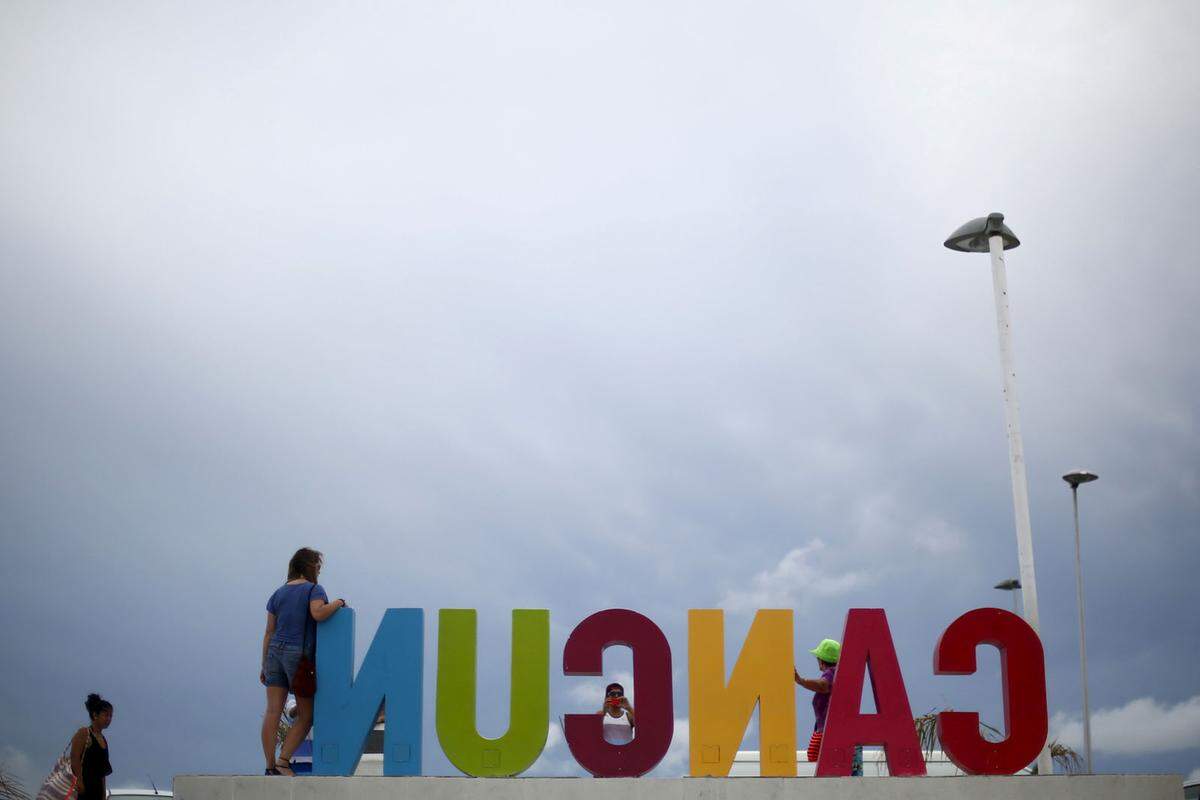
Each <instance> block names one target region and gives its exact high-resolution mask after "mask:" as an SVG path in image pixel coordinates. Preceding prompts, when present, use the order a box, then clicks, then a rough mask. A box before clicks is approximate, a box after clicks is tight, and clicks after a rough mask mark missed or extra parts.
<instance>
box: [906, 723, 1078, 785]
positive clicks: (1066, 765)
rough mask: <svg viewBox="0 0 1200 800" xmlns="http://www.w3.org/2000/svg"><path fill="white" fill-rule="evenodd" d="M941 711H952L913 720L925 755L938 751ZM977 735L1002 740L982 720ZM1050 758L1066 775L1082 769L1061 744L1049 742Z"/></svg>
mask: <svg viewBox="0 0 1200 800" xmlns="http://www.w3.org/2000/svg"><path fill="white" fill-rule="evenodd" d="M941 710H945V711H953V710H954V709H952V708H947V709H937V708H935V709H932V710H930V711H929V712H928V713H926V714H922V715H921V716H919V717H914V718H913V724H914V725H916V727H917V739H918V740H919V741H920V742H921V749H922V750H924V751H925V753H926V754H929V753H932V752H933V751H934V750H937V749H939V747H940V744H941V743H940V742H938V736H937V715H938V712H939V711H941ZM979 733H980V735H981V736H983V738H985V739H987V740H988V741H992V742H997V741H1000V740H1001V739H1003V738H1004V733H1003V732H1002V731H1000V730H999V729H998V728H993V727H992V726H991V725H988V724H987V723H986V722H983V721H982V720H981V721H980V723H979ZM1050 757H1051V758H1052V759H1054V763H1055V764H1057V765H1058V768H1059V769H1060V770H1062V771H1063V772H1065V773H1067V774H1068V775H1074V774H1075V773H1077V772H1080V771H1081V770H1082V769H1083V759H1082V758H1080V756H1079V753H1077V752H1075V751H1074V750H1072V749H1071V748H1070V747H1067V746H1066V745H1065V744H1063V743H1062V742H1057V741H1051V742H1050ZM1033 771H1034V774H1035V775H1036V774H1037V767H1036V766H1035V767H1034V768H1033Z"/></svg>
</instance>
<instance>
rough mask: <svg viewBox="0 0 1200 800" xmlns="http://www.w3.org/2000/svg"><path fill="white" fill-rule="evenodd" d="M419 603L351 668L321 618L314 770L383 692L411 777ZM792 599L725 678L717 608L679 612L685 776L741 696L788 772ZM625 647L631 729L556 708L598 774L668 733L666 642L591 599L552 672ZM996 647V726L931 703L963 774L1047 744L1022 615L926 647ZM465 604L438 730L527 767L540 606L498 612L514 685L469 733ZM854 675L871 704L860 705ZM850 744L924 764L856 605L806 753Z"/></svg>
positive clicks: (878, 613)
mask: <svg viewBox="0 0 1200 800" xmlns="http://www.w3.org/2000/svg"><path fill="white" fill-rule="evenodd" d="M424 619H425V617H424V611H422V610H421V609H416V608H393V609H389V610H388V611H387V612H386V613H385V614H384V617H383V622H382V623H380V626H379V630H378V631H377V632H376V634H375V638H374V639H373V640H372V642H371V647H370V649H369V650H368V651H367V656H366V658H365V659H364V661H363V663H362V666H361V667H360V668H359V671H358V674H357V675H355V674H354V671H353V666H354V613H353V611H352V610H350V609H347V610H345V611H342V612H341V613H338V614H336V615H334V616H333V617H332V618H331V619H330V620H328V621H326V622H324V623H322V624H321V625H320V626H319V629H318V633H317V641H318V649H319V652H320V656H319V658H318V659H317V673H318V675H317V686H318V691H317V695H316V699H315V725H314V728H313V772H314V773H315V774H317V775H351V774H353V773H354V769H355V767H356V766H357V764H358V761H359V758H360V756H361V755H362V751H363V747H364V745H365V743H366V738H367V734H368V733H370V731H371V728H372V726H373V724H374V722H375V718H376V715H377V714H378V712H379V708H380V705H381V704H382V703H383V702H384V701H385V700H386V701H387V709H388V715H387V725H386V729H385V732H384V743H383V772H384V774H385V775H419V774H421V730H422V704H421V697H422V690H423V683H424V681H423V678H424V675H423V664H424ZM792 630H793V622H792V612H791V611H790V610H764V611H759V612H757V614H755V617H754V622H753V624H752V625H751V626H750V631H749V633H748V634H747V636H746V639H745V641H744V642H743V644H742V647H741V651H740V653H739V654H738V657H737V660H736V662H735V663H734V665H733V671H732V675H731V677H730V679H729V680H728V681H726V680H725V675H726V674H727V670H726V668H725V655H724V654H725V623H724V612H722V611H719V610H707V609H706V610H696V609H693V610H691V611H689V612H688V687H689V692H688V704H689V720H690V726H691V727H690V739H689V742H690V745H689V746H690V753H689V755H690V759H691V767H690V773H691V775H693V776H725V775H728V774H729V769H730V767H731V766H732V764H733V758H734V755H735V754H736V752H737V748H738V745H739V744H740V743H741V741H742V736H743V734H744V733H745V730H746V726H747V725H748V724H749V722H750V719H751V715H752V714H753V712H754V709H755V707H756V706H757V707H758V708H759V712H760V713H759V741H760V742H761V744H760V751H761V754H762V755H761V758H760V762H759V763H760V774H762V775H768V776H787V777H791V776H795V775H796V702H795V683H794V682H793V676H792V668H793V646H792ZM614 645H623V646H626V647H629V648H630V650H631V651H632V653H633V689H634V694H635V696H636V697H637V700H638V705H637V714H638V716H637V720H638V724H637V733H636V736H635V737H634V739H633V741H631V742H629V743H627V744H611V743H609V742H607V741H606V740H605V739H604V735H603V731H602V722H601V718H600V716H599V715H598V714H568V715H566V717H565V719H564V730H563V733H564V736H565V738H566V741H567V745H568V746H569V747H570V750H571V754H572V755H573V756H574V757H575V759H576V761H578V762H579V764H580V765H581V766H582V767H583V768H584V769H586V770H588V771H589V772H590V773H592V774H593V775H595V776H597V777H635V776H638V775H644V774H645V773H647V772H649V771H650V770H651V769H653V768H654V767H655V765H657V764H658V762H659V761H661V760H662V758H663V756H664V755H666V753H667V749H668V748H669V747H670V746H671V737H672V734H673V732H674V708H673V701H672V692H671V688H672V687H671V676H672V672H671V647H670V645H669V644H668V643H667V639H666V637H665V636H664V635H663V632H662V631H661V630H660V629H659V627H658V626H657V625H656V624H654V622H653V621H652V620H650V619H648V618H647V617H645V616H643V615H641V614H639V613H637V612H636V611H629V610H627V609H609V610H607V611H600V612H597V613H595V614H593V615H591V616H590V617H588V618H587V619H585V620H583V621H582V622H580V623H579V625H578V626H576V628H575V630H574V631H572V633H571V635H570V637H568V639H567V643H566V646H565V647H564V649H563V655H562V670H563V674H564V675H568V676H570V675H593V676H594V675H600V674H601V670H602V658H603V653H604V650H605V649H606V648H608V647H612V646H614ZM980 645H991V646H994V647H996V648H997V649H998V650H999V651H1000V680H1001V683H1002V689H1003V697H1004V720H1005V729H1006V731H1007V732H1008V736H1007V738H1005V739H1004V740H1003V741H999V742H992V741H988V740H986V739H984V738H983V737H982V736H980V733H979V716H978V714H976V713H974V712H959V711H944V712H942V713H941V714H939V715H938V734H939V736H940V739H941V742H942V749H943V750H944V751H945V752H946V754H947V756H948V757H949V758H950V760H951V761H953V762H954V763H955V764H956V765H958V767H959V768H960V769H962V770H963V771H964V772H966V773H969V774H976V775H1009V774H1012V773H1015V772H1017V771H1018V770H1020V769H1022V768H1024V767H1025V766H1026V765H1028V764H1029V763H1030V762H1032V761H1033V760H1035V759H1036V758H1037V755H1038V753H1039V752H1040V751H1041V749H1042V747H1043V746H1044V744H1045V741H1046V731H1047V714H1046V679H1045V665H1044V658H1043V653H1042V645H1041V641H1040V640H1039V639H1038V637H1037V634H1036V633H1035V632H1034V631H1033V629H1032V628H1030V627H1029V626H1028V625H1027V624H1026V623H1025V622H1024V620H1022V619H1021V618H1020V617H1018V616H1016V615H1014V614H1011V613H1009V612H1007V611H1003V610H1001V609H998V608H978V609H975V610H974V611H969V612H967V613H966V614H963V615H962V616H961V617H959V618H958V619H956V620H955V621H954V622H953V623H951V625H950V626H949V627H948V628H946V630H945V631H944V632H943V633H942V635H941V638H940V639H939V640H938V643H937V645H936V647H935V648H934V653H933V672H934V674H935V675H969V674H971V673H973V672H975V664H976V662H975V651H976V648H977V647H979V646H980ZM476 669H477V664H476V613H475V611H474V610H473V609H442V610H441V611H439V613H438V661H437V712H436V717H437V719H436V727H437V736H438V741H439V742H440V743H441V746H442V749H443V750H444V751H445V753H446V757H447V758H448V759H449V760H450V762H451V763H452V764H454V766H455V767H457V768H458V769H460V770H461V771H462V772H464V773H466V774H467V775H472V776H479V777H505V776H512V775H518V774H520V773H521V772H523V771H524V770H526V769H528V768H529V767H530V766H532V765H533V762H534V761H536V760H537V758H538V756H539V755H540V754H541V752H542V749H543V747H544V746H545V743H546V736H547V732H548V730H549V724H550V612H549V611H546V610H543V609H516V610H514V611H513V612H512V685H511V694H510V702H511V712H510V715H509V719H510V723H509V729H508V731H507V732H506V733H505V734H504V735H503V736H501V737H499V738H498V739H488V738H485V737H483V736H480V735H479V732H478V730H477V729H476V726H475V719H476V715H475V711H476V686H477V682H476ZM868 672H869V673H870V677H871V686H872V689H873V692H874V698H875V708H876V713H874V714H862V713H860V711H859V709H860V708H861V703H862V692H863V684H864V679H865V678H866V676H867V674H868ZM857 745H878V746H882V747H883V750H884V753H885V756H886V758H887V762H888V771H889V773H890V774H891V775H895V776H912V775H924V774H925V761H924V759H923V757H922V753H921V748H920V744H919V743H918V741H917V736H916V731H915V728H914V726H913V718H912V712H911V709H910V708H909V702H908V694H907V692H906V691H905V689H904V679H903V677H902V675H901V674H900V665H899V662H898V661H897V659H896V650H895V647H894V646H893V643H892V636H891V632H890V631H889V629H888V624H887V616H886V614H885V613H884V611H883V609H878V608H855V609H851V610H850V611H849V613H848V614H847V616H846V625H845V631H844V633H843V635H842V654H841V659H840V661H839V662H838V670H837V673H836V677H835V679H834V691H833V694H832V697H831V700H830V706H829V713H828V717H827V719H826V723H825V736H824V740H823V743H822V746H821V755H820V758H819V760H818V762H817V771H816V774H817V777H830V776H840V775H849V774H850V769H851V759H852V758H853V754H854V749H855V747H856V746H857Z"/></svg>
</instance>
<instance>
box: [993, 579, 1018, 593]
mask: <svg viewBox="0 0 1200 800" xmlns="http://www.w3.org/2000/svg"><path fill="white" fill-rule="evenodd" d="M992 588H994V589H1003V590H1005V591H1006V592H1011V591H1012V590H1013V589H1020V588H1021V582H1020V581H1019V580H1017V579H1016V578H1009V579H1008V580H1006V581H1000V582H999V583H997V584H996V585H995V586H994V587H992Z"/></svg>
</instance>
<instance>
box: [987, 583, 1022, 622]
mask: <svg viewBox="0 0 1200 800" xmlns="http://www.w3.org/2000/svg"><path fill="white" fill-rule="evenodd" d="M992 588H993V589H1003V590H1004V591H1006V592H1011V593H1012V604H1013V613H1014V614H1016V615H1017V616H1020V615H1021V612H1019V611H1017V592H1016V590H1017V589H1020V588H1021V582H1020V581H1019V580H1017V579H1016V578H1009V579H1008V580H1006V581H1000V582H999V583H997V584H996V585H995V586H993V587H992Z"/></svg>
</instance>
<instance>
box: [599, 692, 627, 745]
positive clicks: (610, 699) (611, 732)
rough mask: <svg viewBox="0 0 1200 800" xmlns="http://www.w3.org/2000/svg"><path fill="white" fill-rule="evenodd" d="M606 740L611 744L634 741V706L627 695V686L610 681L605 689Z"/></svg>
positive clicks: (602, 710)
mask: <svg viewBox="0 0 1200 800" xmlns="http://www.w3.org/2000/svg"><path fill="white" fill-rule="evenodd" d="M600 713H601V714H603V715H604V741H606V742H608V743H610V744H628V743H629V742H631V741H633V727H634V724H635V723H634V718H633V706H632V705H631V704H630V702H629V698H628V697H626V696H625V687H624V686H622V685H621V684H619V683H610V684H609V685H608V687H607V688H606V689H605V690H604V705H603V707H601V709H600Z"/></svg>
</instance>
